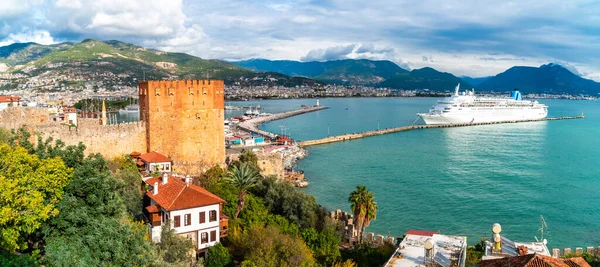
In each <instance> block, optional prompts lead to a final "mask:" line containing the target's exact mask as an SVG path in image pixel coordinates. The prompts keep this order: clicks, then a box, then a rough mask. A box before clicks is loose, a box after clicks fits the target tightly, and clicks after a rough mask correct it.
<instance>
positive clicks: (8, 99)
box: [0, 95, 21, 103]
mask: <svg viewBox="0 0 600 267" xmlns="http://www.w3.org/2000/svg"><path fill="white" fill-rule="evenodd" d="M20 99H21V98H20V97H18V96H2V95H0V103H10V102H19V100H20Z"/></svg>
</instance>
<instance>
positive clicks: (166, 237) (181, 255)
mask: <svg viewBox="0 0 600 267" xmlns="http://www.w3.org/2000/svg"><path fill="white" fill-rule="evenodd" d="M169 225H171V224H170V223H166V224H165V225H163V226H162V229H161V233H160V242H159V243H157V244H155V245H154V246H155V247H156V248H157V251H158V255H159V257H160V259H162V261H164V262H166V263H170V264H174V263H183V262H185V261H189V260H190V255H189V253H190V251H191V250H192V249H193V248H194V243H193V242H192V240H189V239H187V238H184V237H180V236H178V235H177V234H175V230H172V229H169Z"/></svg>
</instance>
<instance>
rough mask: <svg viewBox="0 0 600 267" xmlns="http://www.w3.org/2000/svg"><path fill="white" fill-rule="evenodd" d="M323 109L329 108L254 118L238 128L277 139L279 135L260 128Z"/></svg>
mask: <svg viewBox="0 0 600 267" xmlns="http://www.w3.org/2000/svg"><path fill="white" fill-rule="evenodd" d="M322 109H327V107H325V106H314V107H307V108H303V109H298V110H292V111H287V112H282V113H277V114H273V115H269V116H264V117H258V118H252V119H249V120H247V121H244V122H242V123H240V124H238V126H237V127H238V128H239V129H242V130H244V131H247V132H251V133H255V134H258V135H261V136H264V137H266V138H270V139H275V138H277V136H278V135H277V134H274V133H271V132H267V131H263V130H261V129H259V128H258V126H259V125H260V124H262V123H265V122H269V121H274V120H280V119H285V118H288V117H292V116H296V115H300V114H304V113H308V112H313V111H317V110H322Z"/></svg>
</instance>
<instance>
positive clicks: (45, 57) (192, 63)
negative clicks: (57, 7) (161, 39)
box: [0, 39, 322, 87]
mask: <svg viewBox="0 0 600 267" xmlns="http://www.w3.org/2000/svg"><path fill="white" fill-rule="evenodd" d="M0 70H3V71H4V72H8V73H13V74H18V76H19V77H22V78H23V79H26V78H32V77H38V78H42V79H44V78H51V77H64V76H65V75H68V76H69V77H71V78H70V79H74V80H76V81H81V80H83V81H86V82H89V81H96V82H101V83H104V84H110V83H112V84H118V85H132V86H134V85H136V84H137V80H141V79H143V78H147V79H202V78H206V77H210V78H214V79H223V80H225V81H226V83H227V84H230V85H240V86H250V85H284V86H296V85H317V84H322V83H321V82H318V81H316V80H313V79H307V78H303V77H290V76H288V75H284V74H280V73H272V72H262V71H261V72H256V71H252V70H249V69H246V68H243V67H239V66H237V65H234V64H231V63H228V62H226V61H222V60H216V59H202V58H199V57H195V56H192V55H188V54H185V53H171V52H163V51H159V50H155V49H148V48H144V47H140V46H136V45H132V44H128V43H123V42H120V41H115V40H111V41H98V40H94V39H86V40H83V41H82V42H81V43H70V42H66V43H60V44H54V45H40V44H36V43H15V44H11V45H9V46H4V47H0ZM5 87H6V86H5Z"/></svg>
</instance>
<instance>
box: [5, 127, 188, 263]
mask: <svg viewBox="0 0 600 267" xmlns="http://www.w3.org/2000/svg"><path fill="white" fill-rule="evenodd" d="M30 140H31V135H30V134H29V133H28V132H27V131H25V130H23V129H21V130H18V131H12V132H11V133H10V134H8V138H3V139H2V140H0V141H3V142H4V143H6V144H0V150H1V152H0V180H2V181H1V182H0V186H8V187H7V188H1V189H0V194H2V199H0V210H2V212H5V211H6V212H9V214H6V216H2V217H3V219H0V223H5V225H3V226H2V227H1V228H0V229H1V230H0V231H6V233H5V232H3V233H2V235H3V236H5V237H8V238H10V240H13V241H14V242H7V243H2V247H0V252H1V251H4V252H2V253H1V254H0V260H2V261H3V265H8V266H10V265H11V264H12V265H13V266H20V265H23V266H27V265H36V264H46V265H50V266H74V265H78V266H131V265H136V266H149V265H164V264H167V263H170V260H171V259H173V258H175V259H176V260H177V259H180V258H181V255H182V254H181V253H179V254H178V255H179V258H177V257H173V256H170V257H165V255H173V254H174V253H176V252H177V250H181V249H184V250H186V251H187V248H189V247H187V248H186V247H185V246H182V245H181V242H183V241H187V240H185V239H183V238H180V237H178V236H173V235H171V238H173V240H175V241H173V242H171V243H175V244H176V245H171V246H168V247H164V248H161V247H157V248H154V249H153V245H151V243H150V242H149V240H148V239H147V228H146V225H145V224H143V223H140V222H136V221H133V220H132V216H130V215H128V213H127V210H128V209H131V210H133V209H136V208H135V207H134V206H136V205H138V206H139V207H141V204H139V203H137V204H136V203H127V205H125V201H124V199H125V200H127V202H140V201H141V198H140V197H139V196H140V194H138V193H135V190H138V191H139V183H138V182H137V181H138V180H137V178H135V179H134V177H133V175H132V174H133V168H132V166H131V163H128V162H125V161H123V159H117V160H114V161H113V164H111V166H112V167H114V172H113V171H111V169H110V168H109V163H108V162H107V161H106V160H105V159H104V158H103V157H102V156H101V155H99V154H91V155H88V156H87V157H86V156H84V151H85V146H83V145H81V144H80V145H78V146H65V144H64V143H63V142H61V141H60V140H56V141H53V140H52V139H47V140H41V138H38V142H36V144H35V145H34V144H33V143H31V142H30ZM115 176H117V177H119V178H116V177H115ZM138 177H139V175H138ZM36 179H37V180H36ZM136 183H137V185H135V184H136ZM132 185H135V187H133V188H135V189H133V188H126V187H131V186H132ZM26 186H29V187H30V188H29V189H27V188H26ZM20 190H26V192H27V193H24V192H23V191H20ZM11 191H12V193H11ZM9 193H10V195H8V194H9ZM129 195H131V196H129ZM21 198H22V200H21ZM25 204H26V205H34V206H22V207H19V205H25ZM130 205H131V206H130ZM14 209H26V210H27V212H21V214H20V216H19V218H20V219H19V220H15V219H14V218H12V217H14V216H12V215H11V214H10V212H13V210H14ZM140 209H141V208H140ZM36 210H43V211H45V212H37V211H36ZM31 211H34V212H31ZM136 212H139V210H138V211H136ZM22 214H30V216H31V218H27V216H23V215H22ZM3 215H4V214H3ZM21 219H26V220H27V221H26V224H25V225H19V223H20V220H21ZM13 227H18V229H19V230H18V231H16V232H15V231H14V229H13ZM15 233H16V234H17V236H14V234H15ZM13 237H15V238H13ZM166 237H169V235H166ZM181 240H183V241H181ZM178 241H179V243H178ZM165 244H169V242H165ZM14 251H16V252H21V253H28V254H23V255H22V256H16V255H13V254H7V252H14ZM16 252H15V253H16ZM40 256H43V257H40ZM5 262H6V263H5Z"/></svg>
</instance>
